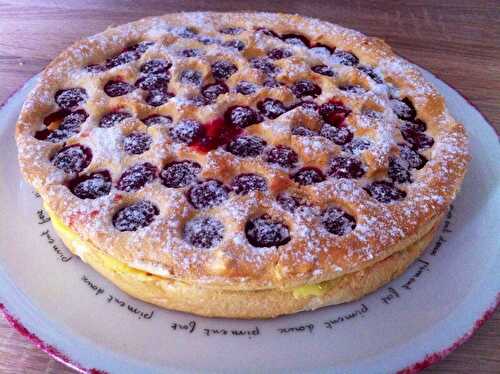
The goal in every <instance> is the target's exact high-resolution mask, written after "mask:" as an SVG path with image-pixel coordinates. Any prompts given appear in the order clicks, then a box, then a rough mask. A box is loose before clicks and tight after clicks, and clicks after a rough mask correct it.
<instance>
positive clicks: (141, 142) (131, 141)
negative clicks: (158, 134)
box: [123, 131, 153, 155]
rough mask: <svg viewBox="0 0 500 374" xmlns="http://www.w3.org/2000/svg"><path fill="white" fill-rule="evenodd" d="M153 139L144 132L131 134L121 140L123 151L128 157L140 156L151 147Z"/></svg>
mask: <svg viewBox="0 0 500 374" xmlns="http://www.w3.org/2000/svg"><path fill="white" fill-rule="evenodd" d="M152 143H153V139H152V138H151V136H150V135H148V134H146V133H145V132H139V131H137V132H132V133H130V134H128V135H127V136H126V137H125V138H123V150H124V151H125V153H128V154H129V155H140V154H141V153H144V152H146V151H147V150H149V148H150V147H151V144H152Z"/></svg>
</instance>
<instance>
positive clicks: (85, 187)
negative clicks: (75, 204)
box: [68, 170, 111, 199]
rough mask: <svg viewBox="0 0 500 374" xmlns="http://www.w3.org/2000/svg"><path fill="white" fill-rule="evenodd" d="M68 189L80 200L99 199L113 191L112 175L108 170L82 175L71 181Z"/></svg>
mask: <svg viewBox="0 0 500 374" xmlns="http://www.w3.org/2000/svg"><path fill="white" fill-rule="evenodd" d="M68 188H69V190H70V191H71V192H72V193H73V195H75V196H77V197H79V198H80V199H97V198H98V197H101V196H105V195H108V194H109V192H110V191H111V175H110V174H109V171H107V170H104V171H98V172H95V173H92V174H88V175H81V176H79V177H78V178H75V179H73V180H71V181H70V182H69V183H68Z"/></svg>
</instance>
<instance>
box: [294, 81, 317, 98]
mask: <svg viewBox="0 0 500 374" xmlns="http://www.w3.org/2000/svg"><path fill="white" fill-rule="evenodd" d="M291 90H292V93H293V94H294V95H295V96H296V97H298V98H299V99H300V98H302V97H305V96H311V97H316V96H319V95H321V87H320V86H318V85H317V84H316V83H314V82H312V81H310V80H307V79H302V80H299V81H297V82H295V83H294V84H293V85H292V87H291Z"/></svg>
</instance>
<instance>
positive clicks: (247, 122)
mask: <svg viewBox="0 0 500 374" xmlns="http://www.w3.org/2000/svg"><path fill="white" fill-rule="evenodd" d="M224 120H225V121H226V123H229V124H231V125H233V126H235V127H239V128H241V129H242V128H245V127H248V126H251V125H253V124H256V123H259V122H261V121H262V118H261V116H260V115H259V114H258V113H257V112H256V111H255V110H253V109H252V108H250V107H247V106H233V107H230V108H228V109H227V110H226V112H225V113H224Z"/></svg>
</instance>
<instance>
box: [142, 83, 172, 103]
mask: <svg viewBox="0 0 500 374" xmlns="http://www.w3.org/2000/svg"><path fill="white" fill-rule="evenodd" d="M174 96H175V95H174V94H173V93H171V92H168V90H167V87H163V88H159V89H155V90H151V91H149V92H148V94H147V96H146V98H145V101H146V103H147V104H148V105H151V106H153V107H157V106H161V105H163V104H165V103H166V102H167V101H168V100H169V99H171V98H172V97H174Z"/></svg>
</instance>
